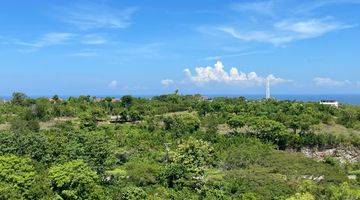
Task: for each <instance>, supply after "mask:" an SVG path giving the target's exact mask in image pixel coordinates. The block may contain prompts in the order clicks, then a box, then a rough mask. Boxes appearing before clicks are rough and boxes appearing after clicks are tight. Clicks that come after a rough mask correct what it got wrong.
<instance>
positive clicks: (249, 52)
mask: <svg viewBox="0 0 360 200" xmlns="http://www.w3.org/2000/svg"><path fill="white" fill-rule="evenodd" d="M268 53H272V51H247V52H239V53H233V54H224V55H217V56H208V57H205V58H202V59H201V60H220V59H223V58H233V57H241V56H249V55H255V54H268Z"/></svg>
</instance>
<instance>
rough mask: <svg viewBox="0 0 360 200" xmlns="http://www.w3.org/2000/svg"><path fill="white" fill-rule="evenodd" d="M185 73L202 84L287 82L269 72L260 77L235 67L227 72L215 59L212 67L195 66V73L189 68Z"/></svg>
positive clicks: (254, 84) (245, 84)
mask: <svg viewBox="0 0 360 200" xmlns="http://www.w3.org/2000/svg"><path fill="white" fill-rule="evenodd" d="M184 73H185V75H186V76H187V77H188V78H189V79H190V80H191V81H192V82H194V83H196V84H204V83H210V82H217V83H225V84H237V85H241V86H256V85H257V86H259V85H263V84H264V83H265V82H266V81H267V80H269V81H270V82H271V83H272V84H277V83H284V82H288V80H285V79H282V78H279V77H275V76H274V75H272V74H270V75H268V76H267V77H262V76H259V75H258V74H256V73H255V72H250V73H244V72H239V71H238V69H237V68H234V67H233V68H231V69H230V71H229V72H227V71H225V70H224V65H223V64H222V62H221V61H217V62H216V64H215V65H214V67H211V66H207V67H196V68H195V74H193V73H192V72H191V71H190V69H185V70H184Z"/></svg>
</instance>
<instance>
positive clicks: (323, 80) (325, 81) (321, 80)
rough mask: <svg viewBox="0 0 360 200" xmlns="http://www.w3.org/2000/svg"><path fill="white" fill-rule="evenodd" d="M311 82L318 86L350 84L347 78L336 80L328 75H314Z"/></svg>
mask: <svg viewBox="0 0 360 200" xmlns="http://www.w3.org/2000/svg"><path fill="white" fill-rule="evenodd" d="M313 82H314V83H315V85H316V86H319V87H343V86H346V85H350V84H351V82H350V81H348V80H345V81H338V80H334V79H331V78H328V77H316V78H314V79H313Z"/></svg>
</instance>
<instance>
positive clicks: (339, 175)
mask: <svg viewBox="0 0 360 200" xmlns="http://www.w3.org/2000/svg"><path fill="white" fill-rule="evenodd" d="M319 127H342V130H346V133H341V134H340V133H339V134H335V133H333V132H331V133H330V132H329V131H327V129H324V128H319ZM358 131H360V107H357V106H350V105H341V107H340V108H338V109H337V108H334V107H330V106H325V105H321V104H319V103H316V102H295V101H294V102H292V101H276V100H259V101H250V100H246V99H244V98H214V99H204V98H203V97H201V96H200V95H179V94H178V93H177V92H176V93H174V94H170V95H161V96H156V97H153V98H151V99H145V98H135V97H132V96H123V97H122V98H121V99H120V100H116V99H114V98H112V97H106V98H102V99H99V98H96V97H91V96H80V97H71V98H68V99H66V100H63V99H61V98H60V97H59V96H57V95H55V96H54V97H52V98H49V99H48V98H37V99H31V98H29V97H27V96H26V95H25V94H22V93H14V94H13V97H12V99H11V101H8V102H4V103H0V199H66V200H67V199H289V200H295V199H304V200H305V199H306V200H307V199H310V200H311V199H324V200H325V199H326V200H327V199H349V200H350V199H360V186H359V183H360V180H359V177H358V176H357V179H349V178H348V176H350V175H351V176H354V175H355V177H356V175H360V164H359V162H352V163H340V162H339V161H338V160H337V159H335V158H333V157H325V158H324V160H323V161H319V160H315V159H312V158H307V157H305V156H304V155H303V154H302V153H300V152H296V151H299V150H301V149H302V148H305V147H307V148H317V149H327V148H337V147H344V146H346V147H352V148H355V149H357V150H359V148H360V135H359V132H358ZM357 156H359V155H357Z"/></svg>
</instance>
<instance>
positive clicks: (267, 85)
mask: <svg viewBox="0 0 360 200" xmlns="http://www.w3.org/2000/svg"><path fill="white" fill-rule="evenodd" d="M270 98H271V96H270V79H269V77H268V78H266V99H270Z"/></svg>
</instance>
